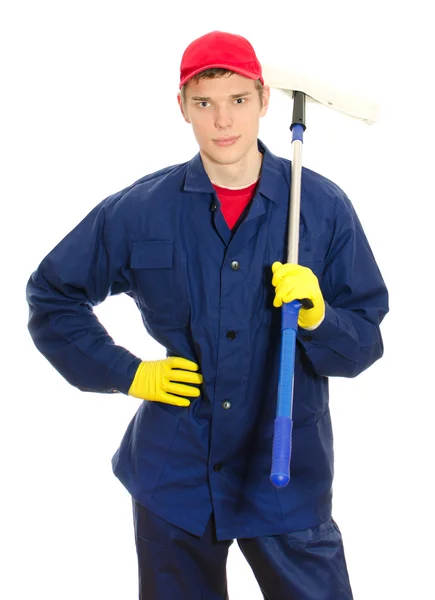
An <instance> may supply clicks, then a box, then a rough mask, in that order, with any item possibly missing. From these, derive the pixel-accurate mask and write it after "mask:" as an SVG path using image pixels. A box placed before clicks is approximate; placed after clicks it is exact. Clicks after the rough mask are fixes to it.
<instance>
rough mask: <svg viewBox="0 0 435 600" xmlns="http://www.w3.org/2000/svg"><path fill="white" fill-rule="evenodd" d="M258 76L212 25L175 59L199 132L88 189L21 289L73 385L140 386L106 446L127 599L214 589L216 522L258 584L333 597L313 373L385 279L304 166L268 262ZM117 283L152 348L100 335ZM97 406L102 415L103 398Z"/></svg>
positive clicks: (275, 165) (330, 366)
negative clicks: (153, 357) (110, 184)
mask: <svg viewBox="0 0 435 600" xmlns="http://www.w3.org/2000/svg"><path fill="white" fill-rule="evenodd" d="M269 95H270V90H269V88H268V86H264V81H263V78H262V74H261V66H260V64H259V62H258V60H257V57H256V55H255V52H254V49H253V48H252V46H251V44H250V43H249V42H248V41H247V40H246V39H244V38H243V37H241V36H237V35H232V34H227V33H224V32H216V31H214V32H211V33H209V34H207V35H205V36H202V37H200V38H198V39H197V40H195V41H193V42H192V43H191V44H190V45H189V46H188V48H187V49H186V51H185V52H184V55H183V58H182V62H181V78H180V93H179V95H178V102H179V106H180V109H181V111H182V114H183V117H184V119H185V120H186V121H187V122H188V123H190V124H191V125H192V128H193V132H194V135H195V137H196V140H197V142H198V145H199V152H198V154H197V155H196V156H195V157H194V158H193V159H192V160H190V161H189V162H187V163H184V164H178V165H175V166H171V167H167V168H164V169H162V170H160V171H158V172H155V173H152V174H149V175H146V176H145V177H143V178H141V179H139V180H138V181H136V182H135V183H133V184H132V185H130V186H128V187H126V188H125V189H123V190H121V191H119V192H117V193H115V194H113V195H112V196H110V197H108V198H106V199H105V200H103V201H102V202H101V203H100V204H98V205H97V206H96V207H95V208H94V209H93V210H92V211H91V212H90V213H89V214H88V215H87V216H86V217H85V218H84V220H83V221H82V222H81V223H79V224H78V225H77V227H76V228H75V229H73V230H72V231H71V232H70V233H69V234H68V235H67V236H66V237H65V238H64V239H63V240H62V241H61V242H60V243H59V244H58V245H57V246H56V247H55V248H54V249H53V250H52V251H51V252H50V253H49V254H48V256H47V257H46V258H45V259H44V260H43V261H42V262H41V264H40V266H39V267H38V269H37V270H36V271H35V272H34V273H33V274H32V276H31V278H30V281H29V283H28V288H27V298H28V302H29V305H30V320H29V330H30V333H31V335H32V337H33V339H34V342H35V344H36V346H37V348H38V349H39V350H40V351H41V352H42V353H43V354H44V355H45V356H46V357H47V359H48V360H49V361H50V362H51V364H52V365H53V366H54V367H55V368H56V369H57V370H58V371H59V372H60V373H61V374H62V375H63V376H64V377H65V378H66V380H67V381H69V382H70V383H71V384H72V385H74V386H76V387H78V388H79V389H81V390H83V391H92V392H101V393H111V392H120V393H123V394H129V395H131V396H134V397H136V398H140V399H143V400H144V402H143V403H142V404H141V405H140V407H139V409H138V411H137V413H136V415H135V416H134V418H133V419H132V421H131V423H130V425H129V426H128V428H127V431H126V433H125V436H124V438H123V440H122V442H121V444H120V447H119V449H118V450H117V452H116V453H115V455H114V457H113V461H112V462H113V469H114V473H115V475H116V476H117V477H118V478H119V479H120V481H121V482H122V483H123V485H124V486H125V487H126V488H127V490H128V491H129V492H130V494H131V496H132V499H133V509H134V524H135V539H136V547H137V553H138V561H139V588H140V598H142V599H147V600H166V599H168V600H193V599H195V598H198V599H199V598H204V599H207V600H213V599H216V600H217V599H224V598H227V597H228V596H227V583H226V559H227V553H228V548H229V546H230V544H231V543H232V541H233V539H237V541H238V544H239V546H240V548H241V550H242V552H243V554H244V555H245V557H246V559H247V560H248V562H249V564H250V566H251V567H252V569H253V572H254V574H255V577H256V578H257V581H258V583H259V586H260V587H261V590H262V592H263V594H264V597H265V598H267V599H269V600H284V599H285V600H290V599H291V600H350V599H351V598H352V592H351V586H350V583H349V578H348V573H347V568H346V561H345V557H344V550H343V543H342V538H341V534H340V531H339V528H338V526H337V524H336V523H335V521H334V520H333V518H332V516H331V511H332V480H333V436H332V428H331V419H330V412H329V406H328V378H329V377H331V376H341V377H355V376H357V375H358V374H359V373H361V372H362V371H363V370H365V369H367V368H368V367H369V366H370V365H371V364H373V363H374V362H375V361H376V360H378V359H379V358H380V357H381V356H382V353H383V343H382V338H381V334H380V330H379V326H380V323H381V321H382V319H383V317H384V316H385V314H386V313H387V312H388V294H387V290H386V287H385V284H384V282H383V279H382V276H381V274H380V272H379V269H378V267H377V265H376V262H375V259H374V257H373V254H372V252H371V249H370V247H369V244H368V241H367V239H366V236H365V234H364V232H363V229H362V227H361V224H360V222H359V220H358V217H357V215H356V213H355V211H354V209H353V207H352V204H351V202H350V201H349V199H348V198H347V196H346V195H345V193H344V192H343V191H342V190H341V189H340V188H339V187H337V186H336V185H335V184H334V183H332V182H331V181H329V180H327V179H325V178H324V177H322V176H320V175H318V174H316V173H314V172H312V171H310V170H309V169H304V170H303V187H302V198H301V228H300V259H299V263H300V264H298V265H290V264H286V255H287V249H286V243H287V222H288V198H289V185H290V182H289V179H290V165H289V161H287V160H285V159H283V158H279V157H277V156H275V155H273V154H272V153H271V152H270V151H269V149H268V148H266V146H265V145H264V144H263V143H262V142H261V141H260V140H259V139H258V138H257V136H258V130H259V119H260V117H263V116H264V115H265V114H266V113H267V109H268V103H269ZM120 293H125V294H128V295H129V296H131V297H132V298H133V299H134V300H135V302H136V304H137V306H138V308H139V310H140V312H141V315H142V318H143V322H144V326H145V328H146V330H147V332H148V333H149V334H150V335H151V336H152V337H153V338H154V339H155V340H157V341H158V342H159V343H160V344H162V346H164V347H165V348H166V350H167V358H166V359H164V360H158V361H148V362H145V361H142V360H141V359H140V358H138V357H136V356H134V355H132V354H131V353H130V352H129V351H128V350H126V349H125V348H122V347H120V346H117V345H116V344H115V343H114V341H113V340H112V338H111V337H110V336H109V334H108V332H107V331H106V330H105V329H104V328H103V326H102V325H101V324H100V323H99V321H98V320H97V318H96V316H95V315H94V313H93V310H92V309H93V307H94V306H96V305H98V304H99V303H101V302H102V301H103V300H104V299H105V298H106V297H107V296H108V295H110V294H120ZM301 298H309V299H311V300H312V303H313V307H312V308H311V309H301V311H300V315H299V329H298V338H297V349H296V359H295V376H294V414H293V418H294V429H293V442H292V443H293V451H292V461H291V480H290V483H289V484H288V486H287V487H285V488H283V489H280V490H277V489H276V488H274V487H273V486H272V484H271V482H270V480H269V475H270V467H271V450H272V437H273V422H274V418H275V411H276V398H277V386H278V375H279V357H280V324H281V311H280V310H279V307H281V306H282V303H283V302H290V301H292V300H294V299H301ZM103 418H104V416H103Z"/></svg>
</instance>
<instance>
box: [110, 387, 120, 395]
mask: <svg viewBox="0 0 435 600" xmlns="http://www.w3.org/2000/svg"><path fill="white" fill-rule="evenodd" d="M111 392H112V394H119V390H117V389H116V388H113V389H112V390H111Z"/></svg>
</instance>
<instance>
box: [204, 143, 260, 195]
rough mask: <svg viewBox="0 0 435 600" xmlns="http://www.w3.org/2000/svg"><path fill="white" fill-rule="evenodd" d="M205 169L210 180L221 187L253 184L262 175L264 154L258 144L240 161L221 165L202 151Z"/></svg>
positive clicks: (241, 186)
mask: <svg viewBox="0 0 435 600" xmlns="http://www.w3.org/2000/svg"><path fill="white" fill-rule="evenodd" d="M201 158H202V162H203V165H204V169H205V171H206V173H207V175H208V176H209V179H210V181H212V182H213V183H214V184H215V185H217V186H220V187H228V188H243V187H247V186H248V185H250V184H252V183H253V182H254V181H256V180H257V179H258V177H259V176H260V170H261V165H262V162H263V154H262V153H261V152H259V150H258V147H257V144H255V147H253V152H248V153H247V154H246V155H245V156H244V157H243V158H242V159H241V160H240V161H239V162H237V163H235V164H233V165H220V164H218V163H216V162H214V161H212V160H210V158H209V157H208V156H207V155H205V154H203V153H202V152H201Z"/></svg>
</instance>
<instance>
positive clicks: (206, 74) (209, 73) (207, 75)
mask: <svg viewBox="0 0 435 600" xmlns="http://www.w3.org/2000/svg"><path fill="white" fill-rule="evenodd" d="M227 73H229V74H230V75H233V74H234V71H230V70H228V69H220V68H213V69H206V70H205V71H201V73H197V74H196V75H194V76H193V77H192V79H194V80H195V81H199V80H200V79H213V78H214V77H223V76H224V75H226V74H227ZM186 85H187V84H184V85H183V87H182V88H181V90H180V94H181V101H182V103H183V105H185V104H186ZM255 89H256V90H257V91H258V95H259V98H260V105H261V106H263V85H262V83H261V81H260V80H259V79H256V80H255Z"/></svg>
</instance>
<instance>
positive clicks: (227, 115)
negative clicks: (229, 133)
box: [215, 107, 233, 129]
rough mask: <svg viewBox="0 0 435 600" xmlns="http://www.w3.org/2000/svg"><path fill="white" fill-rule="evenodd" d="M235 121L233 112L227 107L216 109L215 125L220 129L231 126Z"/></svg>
mask: <svg viewBox="0 0 435 600" xmlns="http://www.w3.org/2000/svg"><path fill="white" fill-rule="evenodd" d="M232 122H233V119H232V116H231V112H230V110H229V109H228V108H227V107H220V108H217V109H216V118H215V126H216V127H217V128H218V129H226V128H227V127H231V125H232Z"/></svg>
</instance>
